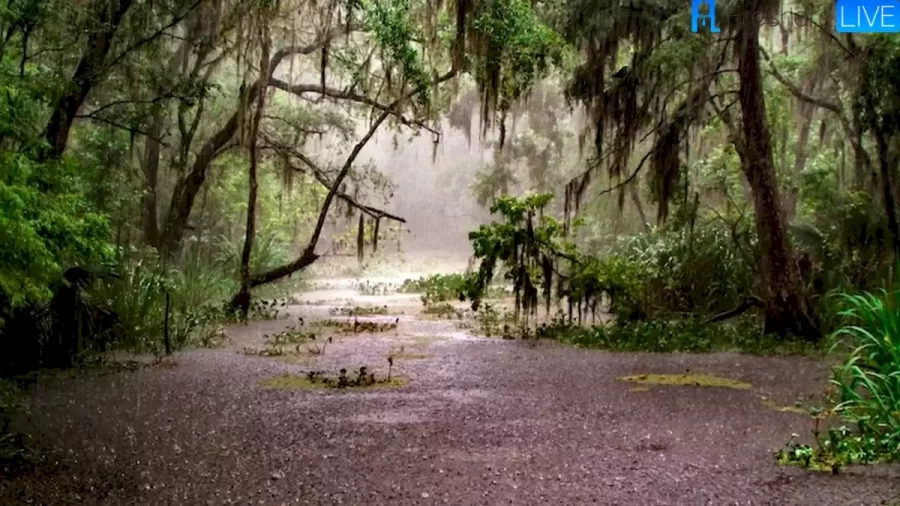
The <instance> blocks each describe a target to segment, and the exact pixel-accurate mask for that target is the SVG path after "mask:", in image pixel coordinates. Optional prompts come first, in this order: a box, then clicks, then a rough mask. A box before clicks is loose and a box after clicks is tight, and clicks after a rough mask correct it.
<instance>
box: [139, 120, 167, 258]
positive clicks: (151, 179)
mask: <svg viewBox="0 0 900 506" xmlns="http://www.w3.org/2000/svg"><path fill="white" fill-rule="evenodd" d="M162 129H163V113H162V111H156V112H155V113H154V114H153V120H152V123H151V124H150V131H149V132H148V134H149V135H148V136H147V139H146V141H145V143H144V161H143V163H142V164H141V165H142V166H141V170H142V172H143V173H144V189H143V191H142V192H141V230H142V231H143V234H144V242H145V243H146V244H148V245H150V246H152V247H154V248H157V249H159V222H158V218H157V216H156V204H157V202H156V198H157V186H158V181H159V151H160V143H159V137H160V134H161V133H162Z"/></svg>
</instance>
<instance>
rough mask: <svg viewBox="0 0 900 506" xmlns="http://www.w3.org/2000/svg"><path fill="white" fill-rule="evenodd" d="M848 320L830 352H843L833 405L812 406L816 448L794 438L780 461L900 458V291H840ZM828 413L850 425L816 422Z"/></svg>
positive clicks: (828, 465) (831, 465)
mask: <svg viewBox="0 0 900 506" xmlns="http://www.w3.org/2000/svg"><path fill="white" fill-rule="evenodd" d="M841 298H842V299H843V301H844V303H845V305H846V307H847V309H846V310H844V311H843V312H842V313H841V314H842V316H843V317H844V318H846V319H847V324H846V325H845V326H844V327H842V328H841V329H839V330H838V331H837V332H835V333H834V335H833V338H832V339H833V341H834V344H833V346H832V350H839V351H840V352H841V355H843V356H846V358H845V359H844V360H843V363H841V364H840V365H838V366H836V367H835V368H834V375H833V379H832V385H833V386H832V388H831V389H830V390H832V391H833V394H832V395H833V399H829V401H832V402H834V405H833V406H832V407H831V408H830V409H828V410H816V412H815V413H814V415H815V427H814V429H813V436H814V437H815V439H816V446H815V447H811V446H809V445H803V444H799V443H796V442H795V441H794V440H793V438H792V439H791V441H790V442H789V443H788V444H787V446H786V448H784V449H782V450H780V451H779V452H778V453H777V454H776V458H777V460H778V461H779V462H780V463H783V464H794V465H800V466H803V467H808V468H812V469H830V470H832V471H833V472H838V470H839V469H840V468H841V466H843V465H849V464H872V463H877V462H885V461H894V460H898V459H900V340H898V338H897V336H898V335H900V291H891V292H888V291H885V290H883V291H882V292H881V294H880V296H879V295H875V294H871V293H862V294H860V295H849V294H844V295H842V297H841ZM831 415H835V416H837V417H839V418H840V419H841V421H843V422H845V423H847V424H849V425H850V426H851V427H852V428H847V427H844V426H841V427H830V428H828V429H827V430H826V431H825V434H822V431H821V429H820V426H821V424H822V422H823V421H825V420H826V419H827V418H828V417H830V416H831Z"/></svg>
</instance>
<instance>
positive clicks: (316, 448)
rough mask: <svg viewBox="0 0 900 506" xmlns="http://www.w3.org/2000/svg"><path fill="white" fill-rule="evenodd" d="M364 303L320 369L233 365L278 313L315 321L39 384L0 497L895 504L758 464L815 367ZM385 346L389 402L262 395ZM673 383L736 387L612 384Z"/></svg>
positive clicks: (891, 488) (371, 394)
mask: <svg viewBox="0 0 900 506" xmlns="http://www.w3.org/2000/svg"><path fill="white" fill-rule="evenodd" d="M348 293H350V294H352V292H347V293H343V292H327V293H324V292H323V293H313V294H308V295H307V298H308V299H309V300H317V299H326V300H343V299H344V298H346V296H347V294H348ZM364 299H365V298H364ZM366 302H378V303H383V304H388V305H389V308H390V311H391V315H390V316H385V317H381V318H380V320H381V321H390V322H393V321H394V320H395V318H397V317H399V318H400V321H399V328H398V329H397V331H390V332H384V333H378V334H375V335H371V334H370V335H360V336H353V337H345V338H339V339H338V340H337V341H336V342H335V343H333V344H332V345H329V348H328V350H327V352H326V354H325V355H324V356H319V357H303V358H299V359H296V360H278V359H273V358H266V357H252V356H246V355H244V354H242V353H239V352H238V350H240V349H242V348H243V347H244V346H249V345H253V344H254V343H256V344H259V343H261V342H262V335H263V334H265V333H268V332H271V331H273V330H277V329H278V328H280V326H284V325H286V324H287V322H288V321H290V320H293V319H294V317H295V316H305V318H307V319H308V320H311V319H314V318H315V317H317V316H319V317H321V316H325V315H326V314H327V309H328V306H325V305H298V306H294V307H291V308H290V311H291V317H290V319H289V320H282V321H272V322H262V323H254V324H252V325H251V326H249V327H237V328H234V329H231V330H230V334H231V335H232V336H233V338H234V339H233V342H232V344H231V346H230V347H229V348H227V349H219V350H198V351H190V352H184V353H180V354H178V355H177V357H176V362H177V365H175V366H174V367H167V368H164V367H157V368H151V369H145V370H141V371H137V372H130V373H119V374H111V375H105V376H99V377H81V378H74V379H67V380H55V381H45V382H41V383H39V384H37V385H36V386H34V387H33V388H32V391H31V393H30V400H29V403H30V408H31V416H30V417H29V419H28V420H24V421H22V422H20V423H22V424H23V427H27V428H28V429H29V431H30V432H31V433H32V434H33V435H34V438H35V439H34V444H35V445H36V446H37V447H38V448H40V449H41V451H42V452H43V453H44V455H45V457H44V458H43V459H42V460H41V461H39V462H37V464H36V465H35V466H34V467H33V468H31V469H27V470H25V471H24V472H21V470H20V472H17V473H15V474H14V475H11V476H10V475H5V476H2V477H0V478H2V481H0V503H2V504H85V505H94V504H98V505H99V504H102V505H120V504H121V505H133V504H141V505H144V504H146V505H181V504H184V505H206V504H209V505H220V504H244V505H249V504H268V505H282V504H311V505H332V504H346V505H381V504H384V505H395V506H406V505H431V504H454V505H500V504H517V505H531V504H551V505H577V504H601V505H622V506H625V505H634V506H645V505H656V504H658V505H686V506H699V505H791V504H798V505H799V504H810V505H835V506H838V505H840V506H846V505H862V504H865V505H877V504H883V503H884V502H885V501H887V500H889V499H891V498H893V497H896V496H897V495H898V494H900V471H898V470H897V469H896V468H891V467H873V468H867V469H859V470H850V471H848V472H847V473H846V474H843V475H839V476H831V475H826V474H820V473H809V472H805V471H802V470H799V469H793V468H783V467H778V466H776V465H774V463H773V458H772V452H773V450H775V449H777V448H779V447H780V446H781V445H783V444H784V443H785V441H786V440H787V439H788V438H789V437H790V435H791V433H794V432H797V433H807V432H809V428H810V422H809V421H808V419H807V418H806V417H804V416H803V415H798V414H796V413H790V412H781V411H777V410H773V409H770V408H767V407H765V406H764V405H763V402H762V400H761V398H760V397H761V396H765V397H767V398H769V399H773V400H775V401H776V402H777V403H780V405H792V404H793V402H794V400H796V399H797V398H798V396H805V395H809V394H813V393H816V392H820V391H821V390H822V387H823V386H824V385H825V375H826V371H825V367H824V366H823V365H822V364H820V363H817V362H815V361H812V360H809V359H803V358H758V357H749V356H741V355H731V354H716V355H647V354H609V353H601V352H593V351H584V350H578V349H575V348H568V347H562V346H554V345H550V344H540V345H538V346H537V347H534V346H530V345H526V344H523V343H521V342H513V341H503V340H498V339H479V338H473V337H469V336H467V335H466V334H465V333H464V332H461V331H460V330H459V328H458V326H457V324H456V323H455V322H451V321H433V320H428V319H424V318H421V317H419V316H416V315H415V314H414V313H415V311H416V310H417V307H416V306H417V304H416V300H415V298H413V297H388V298H370V299H369V300H363V301H362V302H359V300H357V301H356V302H355V303H366ZM401 312H402V313H403V314H401ZM376 319H378V318H376ZM401 347H402V348H403V352H404V353H405V354H407V356H408V358H406V359H398V360H396V361H395V366H394V370H393V372H394V374H400V375H403V376H404V377H406V378H409V380H410V382H409V384H408V385H406V386H404V387H401V388H396V389H390V390H381V389H379V390H370V391H335V390H327V391H323V390H272V389H265V388H262V386H261V385H260V382H261V381H263V380H265V379H268V378H272V377H274V376H278V375H281V374H285V373H298V374H302V373H303V372H305V371H307V370H310V369H317V370H326V371H332V372H333V371H336V370H337V369H339V368H341V367H347V368H348V369H353V368H358V367H359V366H363V365H365V366H367V367H368V368H369V370H373V369H374V370H375V372H376V374H378V375H379V376H382V375H383V374H386V372H387V361H386V357H387V355H388V354H390V353H391V352H392V351H393V352H395V353H396V352H398V351H399V349H400V348H401ZM687 370H690V371H692V372H703V373H710V374H716V375H720V376H727V377H731V378H735V379H740V380H742V381H746V382H749V383H751V384H752V385H753V387H754V388H753V389H751V390H734V389H726V388H698V387H672V386H656V387H652V388H650V389H649V390H643V389H639V388H637V389H636V388H635V385H634V384H629V383H625V382H622V381H619V380H617V378H618V377H620V376H624V375H632V374H641V373H682V372H685V371H687Z"/></svg>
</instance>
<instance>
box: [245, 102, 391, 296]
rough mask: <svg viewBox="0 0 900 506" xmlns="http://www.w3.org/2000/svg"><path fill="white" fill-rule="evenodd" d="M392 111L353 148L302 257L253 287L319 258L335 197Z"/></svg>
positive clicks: (258, 277)
mask: <svg viewBox="0 0 900 506" xmlns="http://www.w3.org/2000/svg"><path fill="white" fill-rule="evenodd" d="M390 114H391V113H390V111H384V112H382V113H381V115H380V116H379V117H378V119H377V120H375V122H374V123H372V126H370V127H369V131H368V132H366V135H365V136H364V137H363V138H362V139H361V140H360V141H359V142H357V143H356V145H355V146H353V151H351V152H350V156H348V157H347V160H346V161H345V162H344V166H343V167H341V171H340V172H339V173H338V175H337V177H336V178H335V180H334V184H333V185H332V186H331V188H330V189H329V190H328V194H327V195H325V202H323V203H322V209H321V210H320V211H319V218H318V219H317V220H316V228H315V230H313V234H312V237H310V239H309V241H308V242H307V244H306V248H305V249H304V250H303V254H302V255H300V258H298V259H297V260H294V261H293V262H291V263H289V264H285V265H282V266H281V267H276V268H274V269H271V270H269V271H266V272H263V273H261V274H258V275H256V276H254V277H253V279H252V280H251V281H250V286H251V287H257V286H259V285H264V284H266V283H271V282H272V281H275V280H278V279H281V278H283V277H285V276H287V275H289V274H292V273H294V272H297V271H298V270H300V269H303V268H305V267H307V266H309V265H310V264H312V263H313V262H315V261H316V259H317V258H319V255H317V254H316V253H315V248H316V244H317V243H318V242H319V236H321V235H322V229H323V228H324V227H325V220H326V218H328V211H329V209H330V208H331V202H332V201H333V200H334V197H335V195H336V194H337V192H338V188H339V187H340V185H341V182H343V180H344V178H345V177H347V174H348V173H349V172H350V168H351V167H353V162H354V161H355V160H356V157H357V156H359V152H360V151H362V148H363V147H365V145H366V144H367V143H368V142H369V139H371V138H372V136H373V135H375V132H376V131H377V130H378V127H380V126H381V124H382V123H383V122H384V120H385V119H387V117H388V116H389V115H390Z"/></svg>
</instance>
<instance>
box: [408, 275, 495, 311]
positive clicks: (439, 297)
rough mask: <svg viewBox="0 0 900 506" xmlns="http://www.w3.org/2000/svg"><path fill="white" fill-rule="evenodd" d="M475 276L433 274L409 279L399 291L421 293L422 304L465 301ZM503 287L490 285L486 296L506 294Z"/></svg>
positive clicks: (493, 296)
mask: <svg viewBox="0 0 900 506" xmlns="http://www.w3.org/2000/svg"><path fill="white" fill-rule="evenodd" d="M472 282H473V277H472V275H470V274H432V275H431V276H423V277H421V278H419V279H407V280H406V281H404V282H403V284H402V285H400V287H399V289H398V290H397V291H399V292H401V293H421V294H422V304H424V305H426V306H428V305H431V304H435V303H441V302H447V301H449V300H459V301H463V300H465V299H466V293H467V292H468V290H469V286H470V284H471V283H472ZM506 295H507V293H506V290H505V289H503V287H499V286H492V287H489V288H488V289H487V290H486V292H485V294H484V296H483V297H484V298H488V299H491V298H493V299H497V298H501V297H504V296H506Z"/></svg>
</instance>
